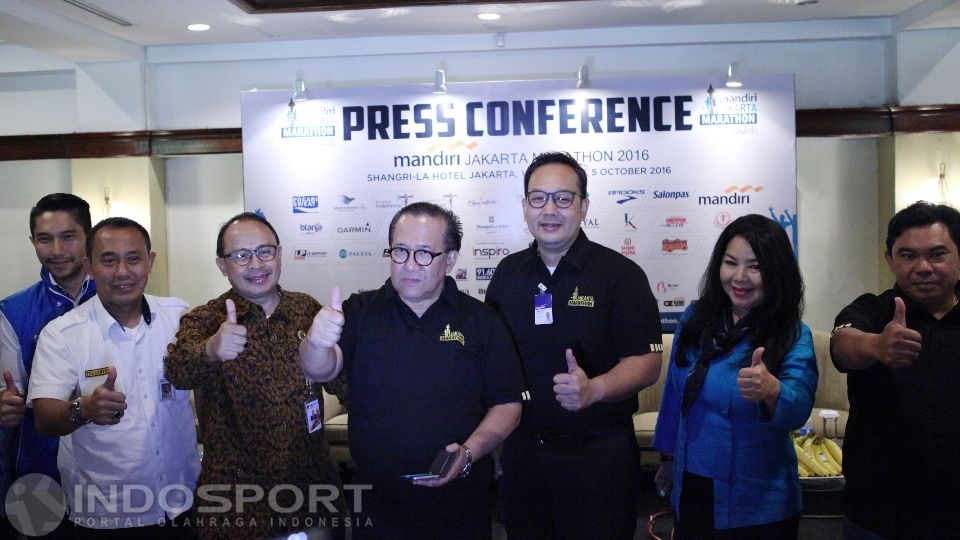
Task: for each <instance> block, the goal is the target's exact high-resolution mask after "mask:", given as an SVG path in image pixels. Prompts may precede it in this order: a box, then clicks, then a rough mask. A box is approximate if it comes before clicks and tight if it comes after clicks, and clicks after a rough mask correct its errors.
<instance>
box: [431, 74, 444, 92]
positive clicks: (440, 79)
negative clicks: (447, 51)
mask: <svg viewBox="0 0 960 540" xmlns="http://www.w3.org/2000/svg"><path fill="white" fill-rule="evenodd" d="M433 93H434V94H446V93H447V72H446V71H444V70H442V69H438V70H437V72H436V73H434V74H433Z"/></svg>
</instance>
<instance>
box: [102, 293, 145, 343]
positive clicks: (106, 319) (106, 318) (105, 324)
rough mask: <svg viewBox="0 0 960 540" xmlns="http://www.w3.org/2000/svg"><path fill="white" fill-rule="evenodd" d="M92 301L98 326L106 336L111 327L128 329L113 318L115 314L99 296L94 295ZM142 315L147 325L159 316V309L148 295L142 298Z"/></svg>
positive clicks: (122, 330) (123, 330) (124, 330)
mask: <svg viewBox="0 0 960 540" xmlns="http://www.w3.org/2000/svg"><path fill="white" fill-rule="evenodd" d="M91 302H93V311H94V317H95V320H96V323H97V326H99V327H100V332H101V333H102V334H103V336H104V337H108V336H109V335H110V334H109V332H110V328H112V327H113V326H116V327H117V328H119V329H120V331H121V332H126V331H127V329H126V328H125V327H124V326H123V325H122V324H120V323H119V322H117V320H116V319H114V318H113V315H111V314H110V312H108V311H107V308H105V307H104V306H103V302H101V301H100V297H99V296H96V297H94V298H93V299H92V300H91ZM140 316H141V317H142V318H143V322H145V323H147V326H149V325H150V323H152V322H153V320H154V319H155V318H156V316H157V309H156V307H155V306H154V305H153V304H152V303H151V302H150V301H149V300H148V299H147V295H143V297H141V298H140Z"/></svg>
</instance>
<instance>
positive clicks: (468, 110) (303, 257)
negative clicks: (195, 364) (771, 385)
mask: <svg viewBox="0 0 960 540" xmlns="http://www.w3.org/2000/svg"><path fill="white" fill-rule="evenodd" d="M574 86H575V85H574V82H573V81H571V80H549V81H514V82H486V83H451V84H448V85H447V87H448V93H447V94H444V95H435V94H433V93H431V88H432V86H431V85H413V86H396V87H368V88H330V89H319V90H313V89H311V90H310V91H309V92H308V95H309V100H307V101H300V102H296V103H293V102H292V101H291V93H290V92H287V91H251V92H244V93H243V94H242V97H241V101H242V127H243V154H244V155H243V170H244V204H245V207H246V209H247V210H250V211H259V212H262V213H263V214H264V215H265V216H266V217H267V218H268V219H269V220H270V221H271V223H273V225H274V226H275V227H276V229H277V232H278V233H279V235H280V240H281V244H282V246H283V279H282V282H283V285H284V287H286V288H288V289H291V290H298V291H303V292H307V293H310V294H312V295H314V296H316V297H317V298H318V299H319V300H321V301H322V302H326V301H327V300H328V299H329V294H330V288H331V287H332V286H334V285H339V286H340V287H341V289H342V290H343V291H344V294H345V295H349V294H350V293H353V292H357V291H362V290H369V289H375V288H377V287H379V286H380V285H382V284H383V282H384V280H385V279H386V278H387V276H388V273H389V258H388V257H387V256H386V255H385V254H384V249H385V248H387V247H389V246H388V245H387V229H388V226H389V223H390V219H391V217H392V216H393V215H394V214H395V213H396V212H397V210H399V209H400V208H402V207H403V206H404V205H406V204H409V203H412V202H417V201H430V202H434V203H437V204H439V205H442V206H444V207H447V208H450V209H451V210H453V211H454V212H455V213H456V214H457V215H459V216H460V218H461V219H462V220H463V225H464V242H463V247H462V249H461V251H460V259H459V261H458V262H457V265H456V267H455V269H454V270H453V277H454V278H455V279H456V280H457V285H458V286H459V287H460V289H461V290H463V291H465V292H467V293H468V294H470V295H472V296H474V297H477V298H480V299H482V298H483V297H484V294H485V291H486V287H487V285H488V284H489V283H490V279H491V278H492V277H493V274H494V269H495V267H496V266H497V263H498V262H499V261H500V260H501V259H502V258H503V257H505V256H506V255H508V254H510V253H514V252H516V251H519V250H521V249H523V248H524V247H526V246H527V245H529V243H530V242H531V241H532V239H533V238H532V236H531V235H530V233H529V231H528V230H527V227H526V225H525V224H524V222H523V215H522V207H521V200H522V197H523V172H524V170H525V169H526V168H527V166H528V165H529V163H530V161H531V159H532V158H533V157H534V156H536V155H537V154H538V153H541V152H545V151H552V150H564V151H567V152H570V153H571V154H572V155H573V156H574V157H575V158H576V159H577V160H578V161H579V162H580V163H581V164H582V165H583V166H584V168H585V169H586V171H587V174H588V178H589V183H588V192H589V199H590V208H589V211H588V213H587V215H586V219H585V220H584V222H583V224H582V226H583V229H584V230H585V231H586V233H587V235H588V236H589V237H590V239H592V240H594V241H596V242H599V243H601V244H604V245H606V246H608V247H610V248H612V249H614V250H616V251H618V252H620V253H623V254H624V255H626V256H627V257H629V258H631V259H633V260H634V261H636V262H637V264H639V265H640V266H641V267H642V268H643V269H644V270H645V271H646V274H647V277H648V278H649V280H650V286H651V288H652V289H653V292H654V294H655V295H656V297H657V301H658V303H659V305H660V310H661V319H662V321H663V323H664V329H665V330H669V329H671V328H672V327H673V325H674V324H675V322H676V319H677V317H678V316H679V314H680V313H681V312H682V311H683V309H684V307H685V306H686V305H687V304H688V303H689V302H690V301H691V300H693V299H695V298H696V295H697V286H698V284H699V280H700V276H701V274H702V272H703V269H704V268H705V266H706V264H707V260H708V259H709V256H710V251H711V249H712V247H713V244H714V242H715V241H716V239H717V237H718V235H719V234H720V231H721V230H722V229H723V227H724V226H726V224H728V223H729V222H730V221H732V220H733V219H735V218H736V217H738V216H741V215H744V214H748V213H758V214H763V215H766V216H769V217H771V218H773V219H775V220H777V221H778V222H780V223H781V225H782V226H783V227H784V228H785V229H786V230H787V233H788V234H789V236H790V237H791V239H792V241H793V245H794V250H796V245H797V238H796V232H797V213H796V206H797V196H796V129H795V110H794V109H795V107H794V89H793V76H792V75H763V76H755V77H748V78H746V79H745V81H744V86H743V87H742V88H739V89H731V88H725V87H724V86H723V77H673V78H640V79H634V78H617V79H594V80H592V81H591V87H590V88H587V89H576V88H574ZM535 292H536V291H530V297H531V302H532V298H533V295H534V293H535ZM580 294H586V295H589V294H590V291H580ZM531 313H532V310H531Z"/></svg>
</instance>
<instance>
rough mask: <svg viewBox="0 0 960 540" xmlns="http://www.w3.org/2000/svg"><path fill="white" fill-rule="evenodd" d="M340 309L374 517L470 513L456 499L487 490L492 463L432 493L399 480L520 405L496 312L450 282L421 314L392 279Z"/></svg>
mask: <svg viewBox="0 0 960 540" xmlns="http://www.w3.org/2000/svg"><path fill="white" fill-rule="evenodd" d="M343 310H344V315H345V318H346V323H345V325H344V328H343V334H342V336H341V338H340V343H339V344H340V348H341V349H342V350H343V356H344V369H345V370H346V372H347V382H348V385H349V387H350V435H349V437H350V453H351V456H352V458H353V460H354V462H355V463H356V466H357V478H358V480H359V481H361V482H371V483H373V484H374V493H372V497H373V499H372V501H373V502H374V503H375V504H381V505H382V508H381V511H384V512H388V513H389V512H393V511H394V510H396V511H399V510H400V508H402V509H403V511H402V512H401V513H402V514H403V516H401V517H402V518H403V519H404V520H406V521H409V522H411V523H416V522H418V521H419V520H418V518H424V519H427V518H429V519H427V521H434V522H436V521H437V520H440V519H447V518H449V520H450V521H453V522H456V521H457V519H458V516H457V512H464V511H467V510H466V509H464V508H461V507H460V506H462V505H460V502H463V501H466V502H465V503H466V504H467V505H468V506H472V505H471V504H470V503H471V499H473V504H476V502H477V500H476V497H478V496H480V495H478V494H477V493H478V492H481V491H486V492H488V491H489V489H490V487H491V483H492V479H493V468H492V462H491V460H490V459H489V457H485V458H484V459H481V460H478V461H477V462H476V463H475V464H474V471H475V472H474V473H473V474H471V475H470V476H469V477H467V478H466V479H459V480H456V481H454V482H451V483H449V484H447V485H446V486H444V487H442V488H438V489H430V488H423V487H418V486H413V485H412V484H410V483H408V482H405V481H401V480H400V476H401V475H402V474H409V473H420V472H426V471H427V470H429V468H430V463H431V461H432V460H433V458H434V456H435V455H436V453H437V452H438V451H439V450H440V449H442V448H443V447H444V446H446V445H448V444H450V443H452V442H458V443H462V442H464V441H465V440H466V439H467V437H469V436H470V434H471V433H473V431H474V430H475V429H476V428H477V426H478V425H479V424H480V422H481V421H482V420H483V418H484V416H485V415H486V414H487V410H488V409H489V408H490V407H493V406H494V405H500V404H503V403H511V402H519V401H520V400H521V393H522V392H523V391H524V387H523V377H522V375H521V372H520V364H519V362H518V360H517V355H516V352H515V351H514V349H513V345H512V343H511V341H510V336H509V334H508V333H507V329H506V328H505V327H504V325H503V322H502V321H501V320H500V318H499V317H498V316H497V314H496V313H495V312H494V310H492V309H490V307H488V306H486V305H484V304H483V303H482V302H480V301H479V300H476V299H474V298H471V297H470V296H468V295H466V294H463V293H461V292H460V291H458V290H457V286H456V283H455V282H454V280H453V279H452V278H450V277H449V276H448V277H446V279H445V281H444V288H443V293H442V294H441V296H440V298H439V299H437V301H436V302H434V304H433V305H432V306H430V307H429V308H428V309H427V311H426V312H425V313H424V314H423V316H422V317H417V315H416V314H415V313H414V312H413V311H412V310H411V309H410V308H409V307H408V306H407V305H406V304H404V303H403V301H402V300H401V298H400V296H399V294H398V293H397V291H396V289H394V288H393V285H392V284H391V282H390V280H389V279H388V280H387V282H386V283H385V284H384V286H383V287H381V288H380V289H378V290H376V291H369V292H365V293H361V294H354V295H352V296H351V297H350V298H349V299H348V300H347V301H346V302H344V305H343ZM367 495H368V494H367V493H365V494H364V497H365V500H364V503H366V502H367V498H368V497H367ZM445 513H446V514H447V515H445ZM488 515H489V514H488ZM441 516H442V518H441Z"/></svg>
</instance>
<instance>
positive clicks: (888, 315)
mask: <svg viewBox="0 0 960 540" xmlns="http://www.w3.org/2000/svg"><path fill="white" fill-rule="evenodd" d="M892 318H893V292H892V291H887V292H885V293H884V294H882V295H880V296H877V295H875V294H870V293H867V294H863V295H861V296H859V297H857V299H856V300H854V301H853V302H852V303H851V304H850V305H848V306H847V307H845V308H843V309H842V310H841V311H840V313H839V314H838V315H837V318H836V320H834V323H833V328H834V331H836V330H837V329H839V328H840V327H850V328H855V329H857V330H860V331H862V332H868V333H871V334H879V333H880V332H883V328H884V327H885V326H886V325H887V323H888V322H890V319H892ZM833 365H834V366H835V367H836V368H837V370H839V371H840V373H848V371H849V370H846V369H844V368H842V367H840V366H838V365H837V362H836V360H833Z"/></svg>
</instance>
